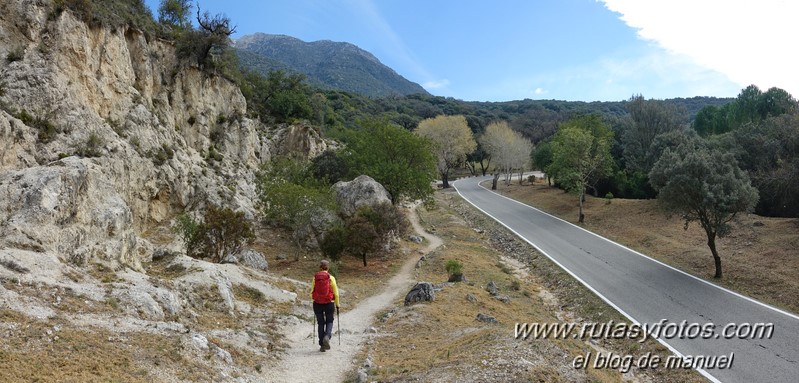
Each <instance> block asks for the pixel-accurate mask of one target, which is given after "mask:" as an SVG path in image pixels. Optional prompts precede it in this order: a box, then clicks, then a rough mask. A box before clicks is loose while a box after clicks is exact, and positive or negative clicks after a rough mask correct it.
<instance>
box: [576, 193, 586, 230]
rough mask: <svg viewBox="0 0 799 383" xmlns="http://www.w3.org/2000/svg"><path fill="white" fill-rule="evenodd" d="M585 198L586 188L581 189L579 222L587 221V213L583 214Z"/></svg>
mask: <svg viewBox="0 0 799 383" xmlns="http://www.w3.org/2000/svg"><path fill="white" fill-rule="evenodd" d="M584 199H585V189H582V190H580V216H579V217H578V218H577V222H579V223H583V222H584V221H585V214H583V200H584Z"/></svg>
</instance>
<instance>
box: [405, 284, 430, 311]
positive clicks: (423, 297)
mask: <svg viewBox="0 0 799 383" xmlns="http://www.w3.org/2000/svg"><path fill="white" fill-rule="evenodd" d="M434 299H435V290H434V288H433V284H432V283H430V282H419V283H417V284H416V285H415V286H413V288H412V289H411V291H409V292H408V294H407V295H405V306H407V305H409V304H411V303H415V302H430V301H433V300H434Z"/></svg>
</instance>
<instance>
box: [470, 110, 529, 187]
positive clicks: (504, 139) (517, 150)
mask: <svg viewBox="0 0 799 383" xmlns="http://www.w3.org/2000/svg"><path fill="white" fill-rule="evenodd" d="M480 144H481V145H482V147H483V149H484V150H485V151H486V152H487V153H488V154H489V155H490V156H491V162H492V163H493V169H494V170H493V173H494V181H493V184H492V189H496V183H497V180H498V179H499V176H500V174H505V182H506V183H509V182H510V177H511V175H512V174H513V171H514V170H523V169H524V167H525V166H526V165H527V164H528V163H529V162H530V153H531V152H532V143H531V142H530V140H528V139H526V138H524V137H522V135H521V134H519V133H518V132H515V131H513V130H511V128H510V127H509V126H508V123H507V122H505V121H502V122H495V123H491V124H489V125H488V126H487V127H486V131H485V133H483V135H482V136H480Z"/></svg>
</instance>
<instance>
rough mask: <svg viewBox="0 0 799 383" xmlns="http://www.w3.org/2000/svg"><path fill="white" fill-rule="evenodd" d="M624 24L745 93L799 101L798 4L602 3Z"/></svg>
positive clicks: (766, 0)
mask: <svg viewBox="0 0 799 383" xmlns="http://www.w3.org/2000/svg"><path fill="white" fill-rule="evenodd" d="M601 1H603V2H604V3H605V6H606V7H607V8H608V9H610V10H611V11H614V12H617V13H619V14H621V17H620V18H621V20H623V21H624V22H625V23H627V25H629V26H630V27H632V28H636V29H637V30H638V36H639V37H641V38H642V39H645V40H649V41H654V42H656V43H657V44H658V45H659V46H661V47H663V48H665V49H666V50H668V51H670V52H674V53H677V54H681V55H685V56H687V57H690V58H691V59H693V60H694V61H695V62H696V63H697V64H699V65H701V66H704V67H706V68H710V69H713V70H715V71H718V72H720V73H722V74H724V75H726V76H727V77H729V78H730V80H732V81H734V82H735V83H737V84H738V85H740V86H741V87H742V88H743V87H745V86H747V85H749V84H755V85H757V86H758V87H760V88H761V89H764V90H765V89H767V88H770V87H772V86H777V87H780V88H783V89H785V90H787V91H788V92H790V93H791V94H793V95H794V96H796V95H799V76H797V75H796V74H795V73H796V60H795V55H796V53H795V52H794V50H795V49H794V47H795V38H796V36H799V23H797V22H796V21H795V18H796V16H797V15H799V2H796V1H792V0H758V1H751V0H728V1H708V0H652V1H640V0H601Z"/></svg>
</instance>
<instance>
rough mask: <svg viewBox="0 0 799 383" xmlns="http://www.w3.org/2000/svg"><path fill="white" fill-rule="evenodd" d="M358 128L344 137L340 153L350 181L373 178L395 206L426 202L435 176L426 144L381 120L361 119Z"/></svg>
mask: <svg viewBox="0 0 799 383" xmlns="http://www.w3.org/2000/svg"><path fill="white" fill-rule="evenodd" d="M358 124H359V129H356V130H353V131H351V132H350V133H349V136H348V137H346V144H347V148H346V149H345V151H344V153H342V156H343V157H344V159H345V161H346V162H347V167H348V168H349V170H350V176H351V178H355V177H357V176H359V175H361V174H366V175H368V176H370V177H372V178H374V180H375V181H377V182H379V183H380V184H382V185H383V186H384V187H385V188H386V190H388V192H389V194H391V201H392V202H393V203H394V204H395V205H396V204H398V203H400V201H402V200H404V199H410V200H417V199H421V200H428V199H429V198H430V196H431V195H432V193H433V188H432V186H431V183H432V182H433V180H434V179H435V174H436V165H435V159H434V158H433V154H432V151H431V150H430V142H429V141H427V140H426V139H424V138H422V137H419V136H417V135H415V134H413V133H411V132H409V131H407V130H405V129H402V128H400V127H398V126H396V125H393V124H391V123H390V122H388V120H385V119H374V118H373V119H362V120H359V122H358Z"/></svg>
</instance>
